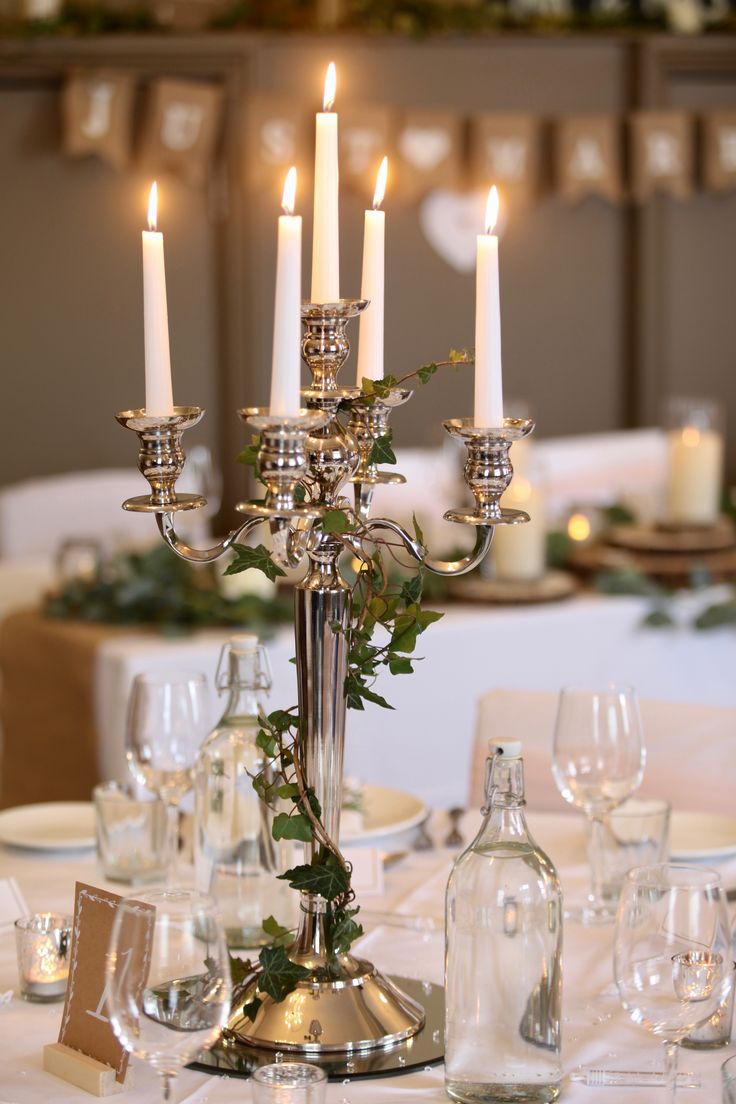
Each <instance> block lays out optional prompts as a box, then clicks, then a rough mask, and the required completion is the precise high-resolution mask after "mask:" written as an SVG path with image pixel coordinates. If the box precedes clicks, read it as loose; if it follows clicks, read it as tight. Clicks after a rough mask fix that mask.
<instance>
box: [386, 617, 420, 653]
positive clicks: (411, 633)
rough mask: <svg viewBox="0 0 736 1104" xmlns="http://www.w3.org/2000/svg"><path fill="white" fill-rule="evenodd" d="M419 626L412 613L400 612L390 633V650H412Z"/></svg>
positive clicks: (415, 644) (415, 643)
mask: <svg viewBox="0 0 736 1104" xmlns="http://www.w3.org/2000/svg"><path fill="white" fill-rule="evenodd" d="M409 608H410V609H411V607H409ZM418 634H419V627H418V625H417V619H416V617H415V616H414V614H413V613H409V612H406V613H400V614H399V616H398V617H397V618H396V622H395V624H394V631H393V633H392V634H391V643H390V650H391V651H392V652H413V651H414V649H415V648H416V646H417V636H418Z"/></svg>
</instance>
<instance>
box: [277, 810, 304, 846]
mask: <svg viewBox="0 0 736 1104" xmlns="http://www.w3.org/2000/svg"><path fill="white" fill-rule="evenodd" d="M271 835H272V836H273V838H274V839H275V840H282V839H286V840H301V841H302V842H303V843H309V842H310V841H311V839H312V824H311V821H310V820H309V817H307V816H306V815H305V814H304V813H291V814H289V813H278V814H277V815H276V816H275V817H274V818H273V824H272V826H271Z"/></svg>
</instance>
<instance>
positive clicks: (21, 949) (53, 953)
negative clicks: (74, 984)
mask: <svg viewBox="0 0 736 1104" xmlns="http://www.w3.org/2000/svg"><path fill="white" fill-rule="evenodd" d="M15 938H16V945H17V951H18V976H19V978H20V995H21V996H22V997H23V999H24V1000H27V1001H37V1002H39V1003H49V1002H51V1001H60V1000H63V999H64V994H65V993H66V983H67V979H68V977H69V954H70V949H71V941H72V918H71V916H63V915H60V914H59V913H55V912H39V913H36V914H35V915H33V916H21V917H20V919H19V920H16V921H15Z"/></svg>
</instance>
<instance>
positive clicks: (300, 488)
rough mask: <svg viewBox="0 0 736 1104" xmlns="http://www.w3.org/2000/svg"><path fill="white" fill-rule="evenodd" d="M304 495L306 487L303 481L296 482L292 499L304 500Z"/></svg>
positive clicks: (296, 500) (305, 495)
mask: <svg viewBox="0 0 736 1104" xmlns="http://www.w3.org/2000/svg"><path fill="white" fill-rule="evenodd" d="M306 497H307V490H306V487H305V486H304V484H303V483H297V485H296V487H295V488H294V501H295V502H304V500H305V498H306Z"/></svg>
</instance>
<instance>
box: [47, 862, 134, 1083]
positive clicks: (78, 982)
mask: <svg viewBox="0 0 736 1104" xmlns="http://www.w3.org/2000/svg"><path fill="white" fill-rule="evenodd" d="M120 901H121V897H120V896H119V895H118V894H117V893H110V892H108V891H107V890H104V889H95V888H94V887H93V886H88V885H84V884H83V883H81V882H77V885H76V892H75V898H74V928H73V935H72V950H71V961H70V965H69V982H68V985H67V991H66V1000H65V1002H64V1013H63V1015H62V1018H61V1030H60V1031H59V1041H58V1043H52V1044H49V1045H48V1046H46V1047H44V1069H45V1070H46V1071H47V1072H48V1073H53V1074H55V1075H56V1076H57V1077H61V1078H62V1079H63V1080H65V1081H69V1082H70V1083H71V1084H73V1085H76V1086H77V1087H78V1088H81V1089H86V1090H87V1092H90V1093H93V1094H94V1095H95V1096H110V1095H112V1094H113V1093H116V1092H121V1091H122V1090H123V1089H124V1088H125V1083H126V1082H125V1079H126V1071H127V1068H128V1053H127V1051H126V1050H124V1049H123V1047H122V1046H121V1044H120V1043H119V1042H118V1040H117V1039H116V1037H115V1035H114V1033H113V1030H112V1025H111V1023H110V1019H109V1014H108V1008H107V983H106V976H105V968H106V964H107V950H108V946H109V943H110V933H111V931H112V925H113V920H114V919H115V912H116V910H117V906H118V904H119V902H120ZM154 912H155V910H154V909H153V907H152V906H151V905H145V904H141V906H140V911H139V912H138V913H137V914H136V915H135V916H130V917H129V918H128V919H126V923H127V924H129V925H130V929H131V932H130V934H131V953H130V954H129V957H128V965H127V969H128V970H132V971H135V972H137V974H138V975H140V979H141V981H140V987H141V990H142V988H143V981H144V977H145V967H146V963H145V959H146V958H147V957H148V956H149V954H150V949H151V940H152V937H153V919H154ZM137 924H142V925H145V931H146V934H145V938H144V939H143V940H133V938H132V935H133V925H137ZM134 944H135V946H136V947H137V950H136V951H135V952H134V951H133V950H132V948H133V946H134ZM123 953H125V952H123Z"/></svg>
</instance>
